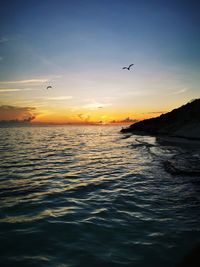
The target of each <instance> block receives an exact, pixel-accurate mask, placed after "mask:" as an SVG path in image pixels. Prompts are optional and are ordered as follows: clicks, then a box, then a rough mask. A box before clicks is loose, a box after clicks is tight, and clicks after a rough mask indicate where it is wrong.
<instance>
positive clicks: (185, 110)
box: [121, 99, 200, 140]
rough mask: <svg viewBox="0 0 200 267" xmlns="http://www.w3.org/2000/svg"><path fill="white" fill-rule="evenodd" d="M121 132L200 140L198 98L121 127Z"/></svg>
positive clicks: (199, 104) (199, 107) (199, 102)
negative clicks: (166, 111)
mask: <svg viewBox="0 0 200 267" xmlns="http://www.w3.org/2000/svg"><path fill="white" fill-rule="evenodd" d="M121 132H122V133H135V134H144V135H145V134H150V135H167V136H175V137H183V138H188V139H198V140H200V99H194V100H191V101H190V102H189V103H187V104H185V105H183V106H181V107H179V108H176V109H173V110H172V111H171V112H168V113H165V114H162V115H160V116H159V117H156V118H151V119H146V120H143V121H139V122H137V123H134V124H131V125H130V126H129V127H127V128H122V130H121Z"/></svg>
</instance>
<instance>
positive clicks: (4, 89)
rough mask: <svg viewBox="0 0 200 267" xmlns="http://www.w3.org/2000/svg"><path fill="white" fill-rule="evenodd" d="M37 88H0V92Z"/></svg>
mask: <svg viewBox="0 0 200 267" xmlns="http://www.w3.org/2000/svg"><path fill="white" fill-rule="evenodd" d="M32 90H39V89H33V88H23V89H22V88H0V93H5V92H18V91H32Z"/></svg>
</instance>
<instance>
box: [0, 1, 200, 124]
mask: <svg viewBox="0 0 200 267" xmlns="http://www.w3.org/2000/svg"><path fill="white" fill-rule="evenodd" d="M199 8H200V3H199V1H192V0H188V1H185V0H168V1H165V0H160V1H159V0H106V1H105V0H91V1H90V0H84V1H83V0H82V1H81V0H73V1H72V0H65V1H64V0H57V1H50V0H43V1H41V0H34V1H32V0H26V1H23V0H17V1H15V0H12V1H11V0H7V1H1V9H0V25H1V28H0V120H12V119H18V120H30V121H31V120H33V121H34V122H38V123H39V122H40V123H103V124H104V123H111V122H112V123H132V122H135V121H137V120H141V119H145V118H149V117H155V116H158V115H160V114H162V113H165V112H168V111H170V110H172V109H173V108H176V107H178V106H181V105H183V104H185V103H186V102H188V101H190V100H191V99H194V98H199V96H200V88H199V80H200V78H199V77H200V75H199V72H200V49H199V47H200V16H199ZM131 63H134V66H133V68H132V69H131V70H130V71H128V70H122V67H124V66H128V65H129V64H131ZM47 86H52V88H50V89H48V90H47V89H46V87H47Z"/></svg>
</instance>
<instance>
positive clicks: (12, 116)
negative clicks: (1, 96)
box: [0, 105, 37, 121]
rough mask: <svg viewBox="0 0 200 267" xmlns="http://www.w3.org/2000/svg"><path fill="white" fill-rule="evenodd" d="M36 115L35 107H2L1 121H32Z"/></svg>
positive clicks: (0, 110)
mask: <svg viewBox="0 0 200 267" xmlns="http://www.w3.org/2000/svg"><path fill="white" fill-rule="evenodd" d="M36 115H37V113H36V109H35V107H16V106H9V105H2V106H0V121H10V120H18V121H31V120H33V119H35V116H36Z"/></svg>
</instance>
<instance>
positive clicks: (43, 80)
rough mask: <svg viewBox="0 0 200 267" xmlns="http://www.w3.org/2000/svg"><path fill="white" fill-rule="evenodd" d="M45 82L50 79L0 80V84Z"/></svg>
mask: <svg viewBox="0 0 200 267" xmlns="http://www.w3.org/2000/svg"><path fill="white" fill-rule="evenodd" d="M45 82H48V79H30V80H16V81H2V82H0V84H36V83H45Z"/></svg>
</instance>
